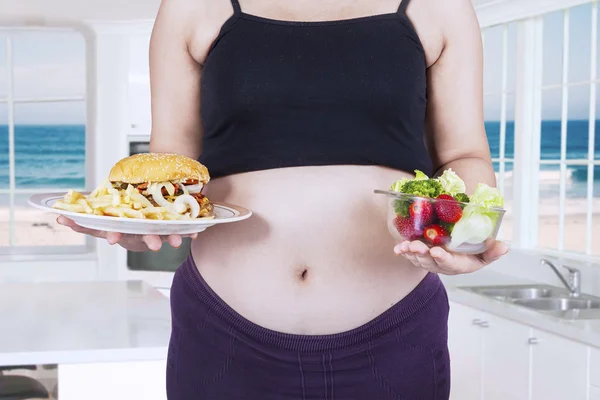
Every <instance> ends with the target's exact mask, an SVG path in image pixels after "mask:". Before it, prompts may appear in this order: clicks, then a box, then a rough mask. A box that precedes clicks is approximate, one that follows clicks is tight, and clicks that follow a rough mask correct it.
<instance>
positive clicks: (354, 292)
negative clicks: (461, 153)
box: [192, 166, 425, 334]
mask: <svg viewBox="0 0 600 400" xmlns="http://www.w3.org/2000/svg"><path fill="white" fill-rule="evenodd" d="M402 176H406V174H405V173H402V172H399V171H393V170H390V169H386V168H382V167H364V166H330V167H300V168H286V169H280V170H268V171H260V172H252V173H247V174H240V175H236V176H232V177H227V178H222V179H218V180H215V181H213V182H211V183H209V187H208V188H207V189H209V190H207V195H208V196H209V198H211V199H212V200H214V201H225V202H229V203H233V204H239V205H241V206H245V207H248V208H250V209H251V210H252V211H253V212H254V215H253V216H252V217H251V218H250V219H248V220H246V221H244V222H240V223H235V224H228V225H223V226H216V227H213V228H210V229H208V230H207V231H206V232H204V233H202V234H201V235H199V238H198V239H196V240H195V242H194V245H193V247H192V254H193V257H194V260H195V262H196V265H197V268H198V269H199V271H200V273H201V274H202V276H203V278H204V279H205V280H206V281H207V283H208V284H209V285H210V286H211V288H212V289H213V290H214V291H215V292H216V294H217V295H218V296H219V297H221V298H222V299H223V300H224V301H225V302H226V303H227V304H229V306H231V307H232V308H233V309H234V310H235V311H237V312H238V313H240V314H241V315H242V316H243V317H245V318H247V319H249V320H250V321H252V322H254V323H256V324H258V325H261V326H263V327H266V328H269V329H273V330H276V331H280V332H286V333H297V334H327V333H337V332H342V331H346V330H349V329H352V328H355V327H358V326H360V325H362V324H364V323H366V322H368V321H369V320H371V319H373V318H375V317H376V316H377V315H379V314H381V313H382V312H383V311H385V310H386V309H387V308H389V307H391V306H392V305H393V304H395V303H396V302H398V301H399V300H400V299H402V298H403V297H404V296H406V295H407V294H408V293H409V292H410V291H411V290H412V289H413V288H414V287H415V286H416V285H417V284H418V283H419V282H420V280H421V279H422V278H423V276H424V275H425V271H423V270H420V269H417V268H415V267H413V266H412V264H410V263H407V262H406V261H405V260H404V259H401V258H399V257H397V256H395V254H394V253H393V246H394V241H393V239H392V238H391V236H390V234H389V233H388V231H387V226H386V220H385V215H386V201H385V198H382V197H380V196H377V195H375V194H373V190H374V189H377V188H384V189H385V188H387V187H389V185H390V184H391V182H393V181H394V180H396V179H399V178H400V177H402Z"/></svg>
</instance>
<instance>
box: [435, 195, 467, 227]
mask: <svg viewBox="0 0 600 400" xmlns="http://www.w3.org/2000/svg"><path fill="white" fill-rule="evenodd" d="M437 199H438V200H442V201H436V202H435V204H434V205H433V208H434V209H435V213H436V214H437V216H438V218H439V219H440V221H442V222H449V223H451V224H454V223H456V222H458V220H459V219H460V217H462V207H461V206H460V203H458V202H457V201H456V200H455V199H454V197H452V196H450V195H449V194H440V195H439V196H438V197H437Z"/></svg>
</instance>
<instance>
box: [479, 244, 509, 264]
mask: <svg viewBox="0 0 600 400" xmlns="http://www.w3.org/2000/svg"><path fill="white" fill-rule="evenodd" d="M506 253H508V245H507V244H506V243H504V242H499V241H494V243H493V244H492V245H491V246H490V247H489V248H488V249H487V250H486V251H485V252H484V253H483V254H482V255H481V258H482V259H483V261H484V262H485V263H486V264H489V263H491V262H494V261H496V260H498V259H499V258H500V257H502V256H503V255H505V254H506Z"/></svg>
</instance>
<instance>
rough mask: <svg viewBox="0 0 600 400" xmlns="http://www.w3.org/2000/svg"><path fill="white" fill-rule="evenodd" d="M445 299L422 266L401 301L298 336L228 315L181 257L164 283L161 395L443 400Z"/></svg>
mask: <svg viewBox="0 0 600 400" xmlns="http://www.w3.org/2000/svg"><path fill="white" fill-rule="evenodd" d="M448 308H449V306H448V298H447V295H446V290H445V288H444V286H443V285H442V283H441V281H440V279H439V277H438V276H437V275H435V274H428V275H427V276H426V277H425V278H424V279H423V281H422V282H421V283H420V284H419V285H418V286H417V287H416V288H415V289H414V290H413V291H412V292H411V293H409V294H408V295H407V296H406V297H405V298H404V299H402V300H401V301H399V302H398V303H396V304H395V305H394V306H392V307H391V308H390V309H389V310H387V311H386V312H384V313H383V314H381V315H380V316H379V317H377V318H375V319H374V320H372V321H370V322H368V323H367V324H365V325H363V326H360V327H358V328H356V329H353V330H350V331H347V332H343V333H339V334H332V335H315V336H302V335H291V334H283V333H279V332H275V331H271V330H268V329H265V328H262V327H260V326H258V325H256V324H254V323H252V322H250V321H248V320H247V319H245V318H243V317H242V316H240V315H239V314H237V313H236V312H235V311H234V310H233V309H232V308H231V307H229V306H228V305H227V304H226V303H225V302H224V301H223V300H222V299H220V298H219V297H218V296H217V295H216V294H215V293H214V292H213V291H212V290H211V288H210V287H209V286H208V285H207V283H206V282H205V281H204V279H203V278H202V276H201V275H200V273H199V272H198V270H197V269H196V266H195V265H194V262H193V260H192V258H191V256H190V257H189V258H188V259H187V260H186V261H185V262H184V263H183V264H182V265H181V266H180V267H179V269H178V270H177V272H176V273H175V278H174V280H173V286H172V288H171V309H172V321H173V330H172V333H171V341H170V344H169V353H168V360H167V393H168V398H169V400H271V399H273V400H287V399H290V400H292V399H293V400H308V399H311V400H312V399H320V400H348V399H356V400H384V399H386V400H387V399H402V400H438V399H439V400H447V399H448V398H449V391H450V361H449V356H448V346H447V322H448Z"/></svg>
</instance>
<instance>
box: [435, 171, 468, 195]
mask: <svg viewBox="0 0 600 400" xmlns="http://www.w3.org/2000/svg"><path fill="white" fill-rule="evenodd" d="M437 180H438V181H440V183H441V184H442V187H443V188H444V192H446V193H448V194H449V195H451V196H454V195H456V194H458V193H464V192H465V191H466V190H467V189H466V186H465V182H464V181H463V180H462V179H460V177H459V176H458V175H457V174H456V172H454V171H452V168H448V169H447V170H445V171H444V172H443V173H442V175H440V176H439V177H438V178H437Z"/></svg>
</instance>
